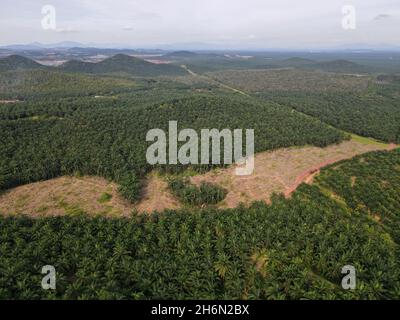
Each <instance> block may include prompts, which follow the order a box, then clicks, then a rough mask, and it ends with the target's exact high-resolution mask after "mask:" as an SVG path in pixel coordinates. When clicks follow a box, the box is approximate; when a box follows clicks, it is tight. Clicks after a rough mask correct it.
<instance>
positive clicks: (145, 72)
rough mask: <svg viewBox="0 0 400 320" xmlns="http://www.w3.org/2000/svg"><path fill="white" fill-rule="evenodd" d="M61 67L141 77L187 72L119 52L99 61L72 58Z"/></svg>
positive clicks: (173, 66) (174, 74)
mask: <svg viewBox="0 0 400 320" xmlns="http://www.w3.org/2000/svg"><path fill="white" fill-rule="evenodd" d="M60 69H61V70H63V71H69V72H84V73H95V74H109V73H121V72H123V73H128V74H129V75H133V76H140V77H152V76H163V75H169V76H171V75H172V76H177V75H185V74H186V73H187V72H186V71H185V70H184V69H182V68H181V67H178V66H175V65H169V64H154V63H150V62H147V61H145V60H142V59H139V58H136V57H132V56H128V55H125V54H117V55H115V56H112V57H110V58H107V59H105V60H103V61H100V62H97V63H92V62H84V61H77V60H72V61H68V62H66V63H64V64H63V65H61V66H60Z"/></svg>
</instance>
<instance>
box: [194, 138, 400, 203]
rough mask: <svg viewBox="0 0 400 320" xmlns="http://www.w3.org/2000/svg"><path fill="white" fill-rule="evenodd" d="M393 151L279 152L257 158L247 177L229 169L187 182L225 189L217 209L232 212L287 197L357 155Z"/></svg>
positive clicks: (349, 147) (362, 146)
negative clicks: (275, 197)
mask: <svg viewBox="0 0 400 320" xmlns="http://www.w3.org/2000/svg"><path fill="white" fill-rule="evenodd" d="M393 147H395V146H392V145H391V146H389V147H388V146H387V145H384V144H374V143H370V144H366V143H361V142H358V141H355V140H351V141H346V142H343V143H341V144H339V145H333V146H329V147H326V148H316V147H304V148H287V149H280V150H276V151H271V152H263V153H260V154H257V155H256V156H255V169H254V173H253V174H252V175H250V176H236V175H235V171H234V170H235V168H234V167H232V168H228V169H218V170H214V171H212V172H208V173H206V174H204V175H199V176H195V177H192V178H191V181H192V182H193V183H195V184H200V183H201V182H203V181H206V182H210V183H214V184H217V185H220V186H222V187H224V188H226V189H227V190H228V194H227V196H226V199H225V200H224V201H223V202H222V203H221V205H220V207H221V208H235V207H237V206H238V205H239V204H240V203H243V204H245V205H248V204H250V203H251V202H253V201H265V202H267V203H268V202H269V201H270V198H271V195H272V194H273V193H274V192H275V193H283V194H284V195H285V196H286V197H289V196H290V195H291V194H292V193H293V192H294V191H295V190H296V189H297V187H298V186H299V185H300V184H302V183H303V182H305V183H311V182H312V179H313V177H314V176H315V175H316V174H318V172H319V169H321V168H322V167H325V166H327V165H329V164H332V163H335V162H338V161H341V160H344V159H349V158H352V157H354V156H356V155H358V154H362V153H366V152H369V151H374V150H384V149H391V148H393Z"/></svg>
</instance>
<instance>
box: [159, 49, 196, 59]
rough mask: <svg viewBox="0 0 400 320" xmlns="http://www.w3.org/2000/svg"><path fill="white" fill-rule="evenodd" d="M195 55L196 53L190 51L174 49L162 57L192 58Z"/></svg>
mask: <svg viewBox="0 0 400 320" xmlns="http://www.w3.org/2000/svg"><path fill="white" fill-rule="evenodd" d="M196 56H197V53H194V52H191V51H174V52H170V53H167V54H165V55H164V57H168V58H194V57H196Z"/></svg>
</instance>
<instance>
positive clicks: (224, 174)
mask: <svg viewBox="0 0 400 320" xmlns="http://www.w3.org/2000/svg"><path fill="white" fill-rule="evenodd" d="M364 140H365V139H363V140H360V141H359V140H357V139H353V140H351V141H346V142H343V143H341V144H339V145H333V146H329V147H326V148H317V147H301V148H286V149H280V150H275V151H269V152H263V153H259V154H257V155H256V156H255V170H254V173H253V174H252V175H250V176H236V175H235V167H234V166H232V167H230V168H227V169H217V170H213V171H211V172H208V173H206V174H203V175H198V176H193V177H191V178H190V179H191V182H192V183H195V184H197V185H198V184H200V183H201V182H203V181H205V182H210V183H214V184H217V185H220V186H222V187H224V188H225V189H227V190H228V194H227V197H226V199H225V200H224V201H223V202H222V203H221V204H220V205H219V207H220V208H235V207H237V206H238V205H239V204H240V203H243V204H245V205H249V204H250V203H251V202H253V201H265V202H267V203H268V202H269V201H270V198H271V195H272V194H273V193H274V192H275V193H283V194H284V195H285V196H286V197H290V195H291V194H292V193H293V192H294V191H295V190H296V189H297V188H298V186H299V185H300V184H302V183H312V181H313V178H314V176H315V175H317V174H318V173H319V170H320V169H321V168H322V167H325V166H327V165H328V164H332V163H335V162H338V161H340V160H344V159H349V158H352V157H354V156H356V155H359V154H362V153H366V152H369V151H375V150H385V149H387V150H392V149H394V148H396V147H397V146H396V145H394V144H390V145H385V144H382V143H376V142H373V141H371V140H368V141H364ZM117 190H118V186H117V185H116V184H115V183H112V182H109V181H107V180H105V179H103V178H99V177H79V178H78V177H60V178H56V179H52V180H48V181H43V182H37V183H32V184H28V185H25V186H20V187H17V188H14V189H12V190H9V191H7V192H5V193H4V194H3V195H0V214H6V215H10V214H23V213H25V214H29V215H31V216H34V217H36V216H50V215H51V216H58V215H68V214H72V215H73V214H79V213H87V214H89V215H104V216H108V217H113V216H129V215H130V213H131V212H132V211H133V210H135V209H136V210H137V211H138V212H142V213H152V212H154V211H158V212H161V211H163V210H165V209H178V208H180V207H181V204H180V203H179V201H178V200H177V199H175V197H174V196H173V195H172V194H171V193H170V192H169V191H168V186H167V183H166V181H165V180H164V179H163V178H162V177H161V176H159V175H157V173H155V172H154V173H151V174H150V175H149V176H148V178H147V180H146V181H145V184H144V188H143V195H142V200H141V201H140V202H139V203H137V204H136V205H133V204H131V203H129V202H128V201H126V200H125V199H123V198H121V197H120V196H119V194H118V191H117ZM104 196H105V197H104ZM102 198H105V199H106V201H102V200H101V199H102Z"/></svg>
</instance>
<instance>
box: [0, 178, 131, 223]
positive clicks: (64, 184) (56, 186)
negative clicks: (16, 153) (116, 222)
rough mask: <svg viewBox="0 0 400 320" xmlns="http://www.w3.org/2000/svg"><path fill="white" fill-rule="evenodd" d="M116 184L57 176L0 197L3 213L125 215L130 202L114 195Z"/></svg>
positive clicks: (99, 180) (100, 179)
mask: <svg viewBox="0 0 400 320" xmlns="http://www.w3.org/2000/svg"><path fill="white" fill-rule="evenodd" d="M117 190H118V185H117V184H115V183H111V182H109V181H107V180H105V179H103V178H99V177H69V176H65V177H60V178H56V179H51V180H47V181H41V182H36V183H31V184H27V185H23V186H20V187H17V188H14V189H11V190H9V191H6V192H5V193H4V194H2V195H1V196H0V213H1V214H5V215H14V214H28V215H30V216H59V215H75V214H82V213H86V214H89V215H104V216H110V217H111V216H126V215H129V214H130V213H131V212H132V209H133V205H131V204H130V203H129V202H128V201H127V200H125V199H123V198H122V197H121V196H119V195H118V192H117Z"/></svg>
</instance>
